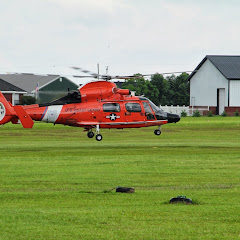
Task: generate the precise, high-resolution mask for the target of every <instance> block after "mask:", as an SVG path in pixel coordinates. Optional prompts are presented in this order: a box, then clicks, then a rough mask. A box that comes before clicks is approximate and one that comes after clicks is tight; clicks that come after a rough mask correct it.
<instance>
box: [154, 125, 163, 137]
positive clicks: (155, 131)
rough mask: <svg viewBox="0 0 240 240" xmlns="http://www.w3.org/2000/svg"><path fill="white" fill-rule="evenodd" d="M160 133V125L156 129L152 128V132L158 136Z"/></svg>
mask: <svg viewBox="0 0 240 240" xmlns="http://www.w3.org/2000/svg"><path fill="white" fill-rule="evenodd" d="M161 133H162V132H161V126H158V129H156V130H154V134H155V135H157V136H159V135H161Z"/></svg>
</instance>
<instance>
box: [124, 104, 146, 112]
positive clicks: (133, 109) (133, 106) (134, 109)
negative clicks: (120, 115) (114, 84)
mask: <svg viewBox="0 0 240 240" xmlns="http://www.w3.org/2000/svg"><path fill="white" fill-rule="evenodd" d="M125 106H126V110H127V111H128V112H141V111H142V109H141V106H140V104H139V103H126V104H125Z"/></svg>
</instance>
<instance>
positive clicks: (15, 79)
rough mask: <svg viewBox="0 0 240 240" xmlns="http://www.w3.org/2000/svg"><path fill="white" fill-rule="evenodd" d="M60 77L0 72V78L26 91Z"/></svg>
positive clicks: (29, 91) (33, 89) (31, 90)
mask: <svg viewBox="0 0 240 240" xmlns="http://www.w3.org/2000/svg"><path fill="white" fill-rule="evenodd" d="M60 77H61V76H59V75H35V74H30V73H22V74H0V78H1V79H3V80H5V81H6V82H8V83H10V84H13V85H14V86H17V87H19V88H21V89H24V90H25V91H26V92H28V93H31V92H33V91H35V89H36V86H37V85H38V87H39V89H40V88H41V87H43V86H45V85H47V84H49V83H51V82H53V81H55V80H57V79H59V78H60ZM68 80H69V79H68ZM69 81H71V80H69ZM71 82H72V81H71Z"/></svg>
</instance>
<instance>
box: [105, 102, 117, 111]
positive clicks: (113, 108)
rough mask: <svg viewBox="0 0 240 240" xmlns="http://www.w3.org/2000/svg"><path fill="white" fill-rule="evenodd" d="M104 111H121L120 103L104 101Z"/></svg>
mask: <svg viewBox="0 0 240 240" xmlns="http://www.w3.org/2000/svg"><path fill="white" fill-rule="evenodd" d="M103 111H104V112H120V111H121V109H120V105H119V104H118V103H104V104H103Z"/></svg>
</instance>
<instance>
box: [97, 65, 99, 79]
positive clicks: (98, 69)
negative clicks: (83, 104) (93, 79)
mask: <svg viewBox="0 0 240 240" xmlns="http://www.w3.org/2000/svg"><path fill="white" fill-rule="evenodd" d="M97 71H98V76H97V78H98V80H99V63H98V64H97Z"/></svg>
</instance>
